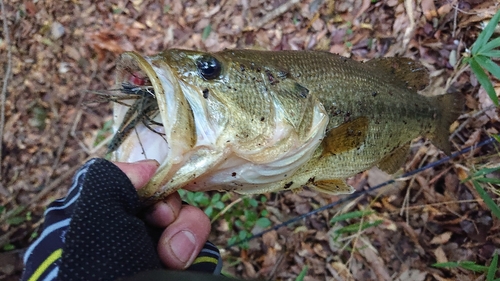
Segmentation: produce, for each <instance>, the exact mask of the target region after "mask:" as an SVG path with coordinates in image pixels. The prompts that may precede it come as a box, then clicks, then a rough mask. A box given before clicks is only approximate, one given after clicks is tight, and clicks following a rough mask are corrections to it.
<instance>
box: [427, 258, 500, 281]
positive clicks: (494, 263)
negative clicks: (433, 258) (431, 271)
mask: <svg viewBox="0 0 500 281" xmlns="http://www.w3.org/2000/svg"><path fill="white" fill-rule="evenodd" d="M432 266H434V267H438V268H458V267H460V268H463V269H466V270H472V271H474V272H480V273H486V280H487V281H500V278H496V279H495V275H496V273H497V272H499V268H498V253H495V254H494V255H493V259H492V260H491V263H490V265H489V266H484V265H480V264H477V263H475V262H472V261H460V262H443V263H435V264H433V265H432Z"/></svg>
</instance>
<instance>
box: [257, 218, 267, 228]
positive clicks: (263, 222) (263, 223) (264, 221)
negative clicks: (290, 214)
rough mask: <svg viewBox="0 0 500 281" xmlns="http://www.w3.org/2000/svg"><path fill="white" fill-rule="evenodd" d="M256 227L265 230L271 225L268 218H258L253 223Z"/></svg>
mask: <svg viewBox="0 0 500 281" xmlns="http://www.w3.org/2000/svg"><path fill="white" fill-rule="evenodd" d="M255 224H256V225H258V226H259V227H262V228H267V227H269V226H270V225H271V221H270V220H269V219H268V218H260V219H258V220H257V221H256V222H255Z"/></svg>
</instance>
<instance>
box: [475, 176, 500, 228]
mask: <svg viewBox="0 0 500 281" xmlns="http://www.w3.org/2000/svg"><path fill="white" fill-rule="evenodd" d="M472 183H473V185H474V187H475V188H476V191H477V193H478V194H479V196H481V198H483V200H484V203H485V204H486V206H488V208H490V210H491V212H492V213H493V214H494V215H495V216H496V217H497V218H499V219H500V207H498V205H497V204H496V203H495V201H493V199H491V197H490V196H489V195H488V193H486V191H485V190H484V189H483V188H482V187H481V185H480V184H479V183H478V182H477V181H472Z"/></svg>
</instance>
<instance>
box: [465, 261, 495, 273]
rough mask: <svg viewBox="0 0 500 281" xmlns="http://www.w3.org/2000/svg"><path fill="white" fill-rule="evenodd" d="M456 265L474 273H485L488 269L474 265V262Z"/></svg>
mask: <svg viewBox="0 0 500 281" xmlns="http://www.w3.org/2000/svg"><path fill="white" fill-rule="evenodd" d="M458 265H459V266H460V267H461V268H463V269H468V270H472V271H475V272H486V271H487V270H488V267H486V266H484V265H479V264H476V263H475V262H472V261H463V262H460V263H459V264H458Z"/></svg>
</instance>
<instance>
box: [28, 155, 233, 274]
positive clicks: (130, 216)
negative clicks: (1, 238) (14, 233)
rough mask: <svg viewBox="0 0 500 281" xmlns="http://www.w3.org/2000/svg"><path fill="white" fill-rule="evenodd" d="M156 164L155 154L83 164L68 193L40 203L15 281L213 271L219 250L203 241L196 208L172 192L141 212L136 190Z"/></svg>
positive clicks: (202, 220) (204, 229) (203, 221)
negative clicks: (36, 227)
mask: <svg viewBox="0 0 500 281" xmlns="http://www.w3.org/2000/svg"><path fill="white" fill-rule="evenodd" d="M157 167H158V164H157V163H156V162H154V161H141V162H138V163H131V164H127V163H116V164H113V163H111V162H109V161H107V160H104V159H92V160H89V161H88V162H87V163H85V164H84V165H83V166H82V167H81V168H80V169H79V170H78V171H77V173H76V174H75V177H74V178H73V183H72V185H71V188H70V189H69V190H68V193H67V196H66V197H64V198H61V199H59V200H55V201H54V202H52V203H51V204H50V205H49V206H48V207H47V209H46V211H45V213H44V218H45V221H44V223H43V226H42V227H41V230H40V231H41V232H40V233H39V237H38V238H37V239H36V240H35V241H34V242H33V244H32V245H31V246H30V247H29V248H28V249H27V250H26V253H25V257H24V263H25V269H24V272H23V277H22V280H42V279H43V280H55V279H56V278H57V279H58V280H117V279H118V278H124V277H130V276H135V275H136V274H146V275H147V274H150V273H151V274H156V273H157V272H158V271H159V272H160V273H161V274H166V275H165V276H171V277H169V278H170V279H168V280H172V279H171V278H174V280H177V279H175V278H177V277H178V275H179V274H181V275H186V274H187V275H189V276H193V274H194V275H196V274H199V273H209V275H210V276H213V277H214V278H215V277H216V276H218V275H217V274H218V272H220V266H221V263H220V262H221V261H220V256H219V253H218V249H217V248H216V247H215V246H214V245H213V244H211V243H210V242H208V241H206V239H207V236H208V233H209V232H210V222H209V220H208V218H207V217H206V215H205V214H204V213H203V212H202V211H201V210H199V209H197V208H194V207H192V206H184V205H182V203H181V199H180V198H179V195H177V194H176V195H172V196H170V197H168V198H167V199H166V200H165V201H164V202H160V203H158V204H156V205H154V206H153V207H152V209H150V210H149V212H147V213H146V215H144V213H143V209H142V206H141V204H140V200H139V197H138V195H137V192H136V190H137V189H138V188H141V187H143V186H144V185H145V184H146V183H147V182H148V180H149V179H150V178H151V177H152V175H153V174H154V172H155V170H156V169H157ZM145 221H146V222H147V223H146V222H145ZM158 230H160V232H161V235H156V234H159V233H160V232H158ZM200 250H201V252H200ZM193 261H194V262H193ZM165 267H167V268H170V269H187V271H182V272H177V271H172V270H166V271H164V270H162V269H163V268H165ZM196 272H198V273H196ZM172 274H174V275H172ZM211 274H212V275H211ZM219 277H220V275H219ZM132 280H135V279H132ZM162 280H163V279H162ZM188 280H190V279H188ZM204 280H212V279H204ZM213 280H227V279H224V278H222V279H221V278H218V279H213Z"/></svg>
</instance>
